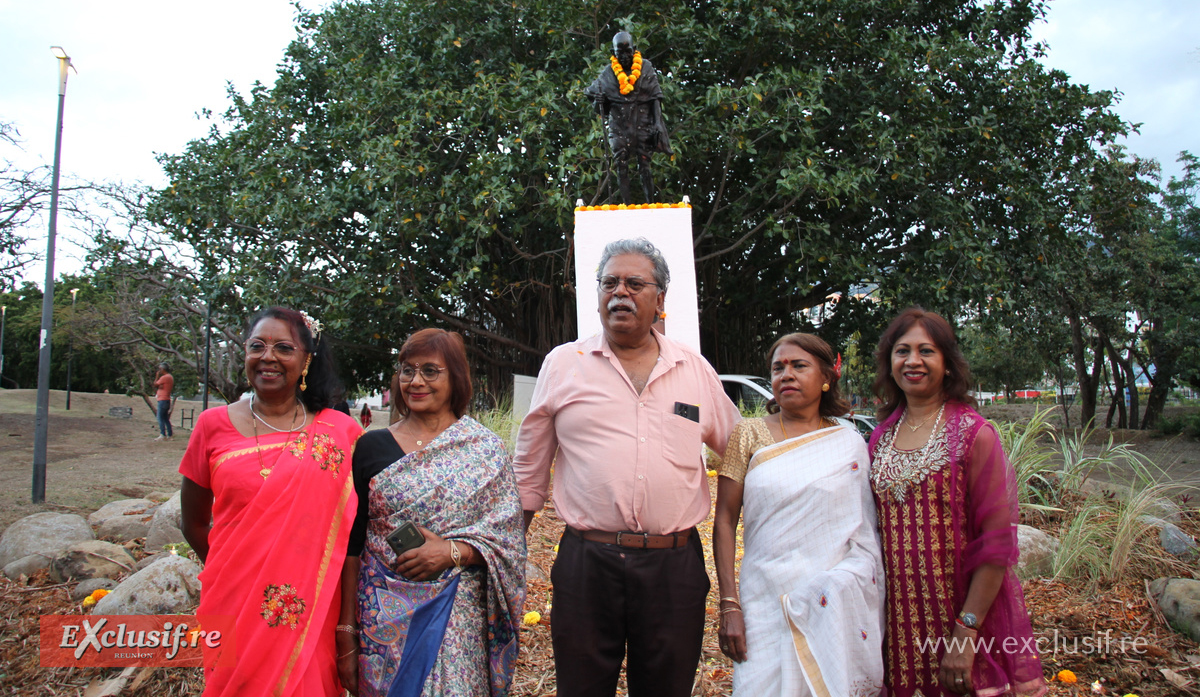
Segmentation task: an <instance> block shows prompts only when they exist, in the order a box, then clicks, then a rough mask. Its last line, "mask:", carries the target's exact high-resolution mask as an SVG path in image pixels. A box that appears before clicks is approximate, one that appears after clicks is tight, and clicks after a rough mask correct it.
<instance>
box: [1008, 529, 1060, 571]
mask: <svg viewBox="0 0 1200 697" xmlns="http://www.w3.org/2000/svg"><path fill="white" fill-rule="evenodd" d="M1017 548H1018V549H1019V550H1020V553H1021V554H1020V557H1019V558H1018V560H1017V578H1020V579H1022V580H1024V579H1029V578H1034V577H1036V576H1049V575H1050V574H1052V573H1054V555H1055V554H1057V553H1058V538H1056V537H1054V536H1053V535H1048V534H1046V533H1044V532H1042V531H1041V530H1038V529H1037V528H1034V527H1030V526H1028V525H1018V526H1017Z"/></svg>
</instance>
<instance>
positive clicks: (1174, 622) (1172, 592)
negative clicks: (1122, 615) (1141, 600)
mask: <svg viewBox="0 0 1200 697" xmlns="http://www.w3.org/2000/svg"><path fill="white" fill-rule="evenodd" d="M1150 594H1151V595H1153V596H1154V600H1155V602H1157V603H1158V608H1159V609H1160V610H1162V613H1163V616H1164V617H1166V618H1167V622H1169V623H1170V625H1171V627H1172V628H1173V629H1174V630H1175V631H1177V632H1179V633H1180V634H1183V635H1184V636H1186V637H1188V638H1189V639H1191V640H1192V641H1200V581H1196V580H1194V579H1190V578H1159V579H1155V580H1154V581H1153V582H1152V583H1151V584H1150Z"/></svg>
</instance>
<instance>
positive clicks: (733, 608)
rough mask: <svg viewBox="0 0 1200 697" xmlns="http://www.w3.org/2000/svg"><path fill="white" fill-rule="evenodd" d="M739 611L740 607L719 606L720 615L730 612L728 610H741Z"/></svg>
mask: <svg viewBox="0 0 1200 697" xmlns="http://www.w3.org/2000/svg"><path fill="white" fill-rule="evenodd" d="M741 611H742V608H740V607H723V608H721V614H722V615H724V614H726V613H730V612H741Z"/></svg>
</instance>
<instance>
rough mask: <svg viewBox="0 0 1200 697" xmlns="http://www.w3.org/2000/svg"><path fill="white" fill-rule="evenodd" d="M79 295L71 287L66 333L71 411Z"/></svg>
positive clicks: (69, 405)
mask: <svg viewBox="0 0 1200 697" xmlns="http://www.w3.org/2000/svg"><path fill="white" fill-rule="evenodd" d="M78 297H79V289H78V288H72V289H71V324H70V325H68V331H69V332H70V333H69V334H67V411H71V364H72V363H74V362H75V300H76V299H77V298H78Z"/></svg>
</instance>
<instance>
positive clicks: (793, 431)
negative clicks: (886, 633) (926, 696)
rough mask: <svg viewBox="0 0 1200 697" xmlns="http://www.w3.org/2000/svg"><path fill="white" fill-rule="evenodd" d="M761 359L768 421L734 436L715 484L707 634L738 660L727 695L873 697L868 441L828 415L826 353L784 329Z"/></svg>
mask: <svg viewBox="0 0 1200 697" xmlns="http://www.w3.org/2000/svg"><path fill="white" fill-rule="evenodd" d="M769 356H770V366H771V390H772V392H773V393H774V398H773V399H772V400H771V402H770V404H769V406H768V412H769V413H768V415H767V416H766V417H765V418H761V419H759V418H750V419H744V420H742V422H741V423H739V424H738V425H737V426H736V427H734V429H733V433H732V434H731V435H730V436H729V447H728V449H726V451H725V457H724V459H723V460H722V462H721V465H720V469H719V472H720V475H721V476H720V479H719V480H718V481H717V507H716V514H715V516H714V519H713V554H714V556H715V558H716V566H717V583H718V585H719V588H720V598H721V599H720V605H721V624H720V630H719V634H720V641H721V651H722V652H723V653H725V655H727V656H729V657H730V658H732V659H733V660H734V661H735V662H736V663H737V666H736V667H735V668H734V672H733V693H734V695H748V696H750V697H766V696H767V695H770V696H771V697H775V696H777V695H788V696H789V697H790V696H804V695H818V696H820V695H848V696H849V695H853V696H855V697H859V696H864V695H871V696H874V695H876V694H878V693H879V690H880V689H881V688H882V686H883V660H882V656H881V653H880V647H881V646H882V642H883V626H882V623H883V585H882V584H883V562H882V558H881V554H880V551H879V540H878V537H877V536H876V533H875V506H874V503H873V502H872V500H871V487H870V482H869V480H868V478H867V449H866V444H865V443H863V439H862V437H861V436H860V435H858V432H857V431H856V430H855V429H854V428H853V427H852V426H849V425H847V424H843V423H841V422H838V421H836V420H835V419H834V418H833V417H835V416H837V415H839V414H843V413H845V412H846V411H847V408H848V407H847V404H846V402H845V401H844V400H843V399H842V398H841V397H840V395H839V393H838V377H839V369H838V366H837V365H835V362H834V354H833V350H832V349H830V348H829V344H827V343H825V342H824V341H823V340H821V339H820V338H819V337H816V336H813V335H812V334H789V335H787V336H785V337H783V338H781V339H779V340H778V341H776V342H775V345H774V346H772V347H771V353H770V354H769ZM743 505H744V506H745V549H746V553H745V557H744V558H743V559H742V568H741V579H740V581H741V583H740V593H739V588H738V586H739V584H738V583H737V581H736V580H735V576H734V556H735V550H736V538H737V523H738V516H739V514H740V513H741V512H742V507H743Z"/></svg>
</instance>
